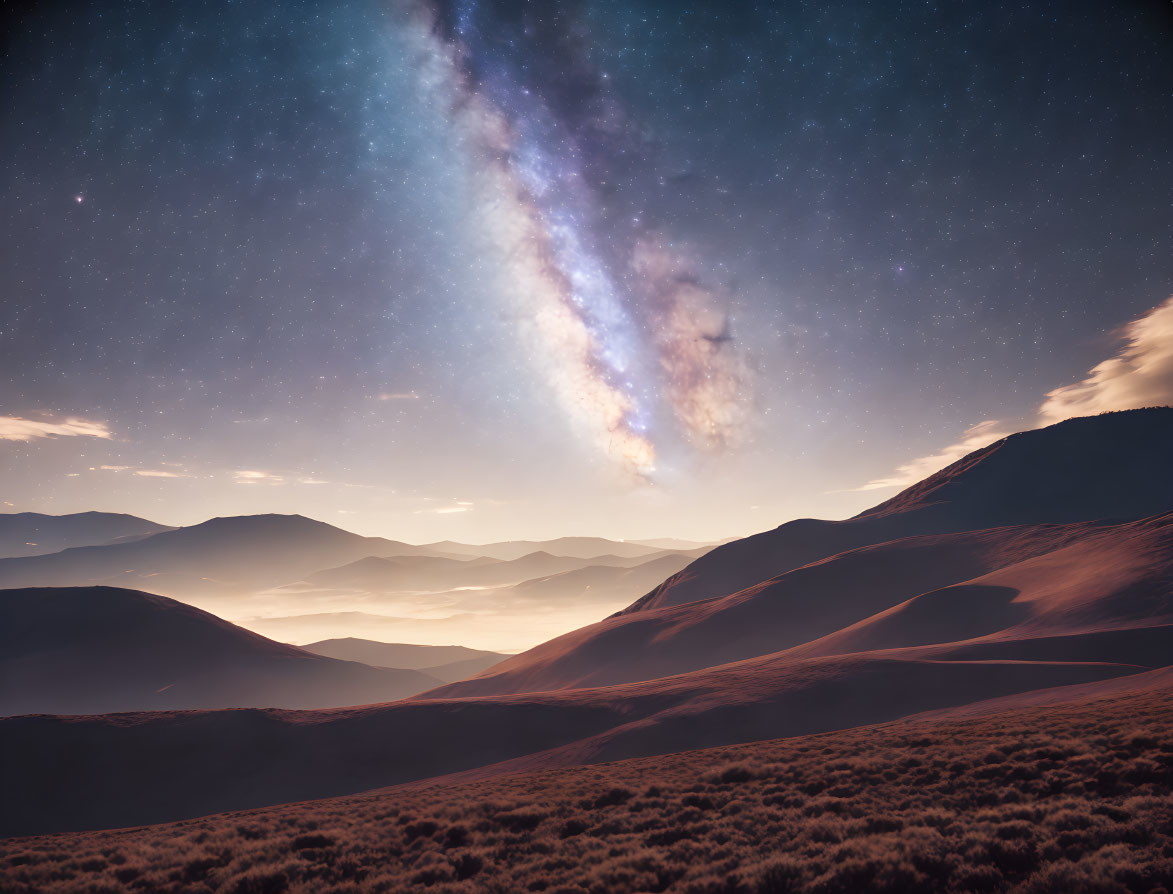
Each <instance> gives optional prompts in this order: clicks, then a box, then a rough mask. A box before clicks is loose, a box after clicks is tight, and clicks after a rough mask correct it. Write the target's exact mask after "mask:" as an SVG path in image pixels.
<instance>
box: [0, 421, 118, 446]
mask: <svg viewBox="0 0 1173 894" xmlns="http://www.w3.org/2000/svg"><path fill="white" fill-rule="evenodd" d="M77 437H83V438H104V439H106V440H109V439H110V438H112V437H113V434H111V432H110V429H109V427H108V426H107V424H106V423H105V422H92V421H90V420H88V419H78V418H76V417H70V418H68V419H65V420H63V421H61V422H50V421H48V420H45V419H24V418H21V417H20V416H0V441H32V440H34V439H36V438H77Z"/></svg>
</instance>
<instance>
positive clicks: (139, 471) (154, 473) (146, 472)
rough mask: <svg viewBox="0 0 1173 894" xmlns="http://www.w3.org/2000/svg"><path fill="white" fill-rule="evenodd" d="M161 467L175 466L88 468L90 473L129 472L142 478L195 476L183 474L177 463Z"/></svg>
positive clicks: (104, 466) (106, 466)
mask: <svg viewBox="0 0 1173 894" xmlns="http://www.w3.org/2000/svg"><path fill="white" fill-rule="evenodd" d="M163 465H165V466H166V465H171V466H175V468H173V469H147V468H142V467H139V466H110V465H102V466H90V471H91V472H130V474H132V475H138V476H140V477H142V478H194V477H195V476H194V475H192V474H191V473H189V472H185V471H183V470H182V468H181V467H180V466H179V465H178V464H177V463H163Z"/></svg>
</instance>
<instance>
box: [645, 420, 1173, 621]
mask: <svg viewBox="0 0 1173 894" xmlns="http://www.w3.org/2000/svg"><path fill="white" fill-rule="evenodd" d="M1170 444H1173V408H1170V407H1154V408H1150V409H1144V410H1127V411H1124V412H1120V413H1108V414H1103V415H1100V416H1090V417H1083V418H1078V419H1068V420H1067V421H1065V422H1060V423H1057V424H1055V425H1051V426H1048V427H1046V428H1042V429H1037V430H1033V431H1025V432H1020V433H1019V434H1015V435H1011V436H1010V437H1008V438H1004V439H1002V440H1001V441H998V442H997V443H994V444H991V445H990V446H988V447H985V448H983V449H981V450H978V451H975V452H974V453H971V454H969V455H968V456H966V457H964V458H963V459H960V460H958V461H957V462H955V463H953V464H952V465H951V466H949V467H948V468H945V469H942V470H941V471H940V472H937V473H936V474H935V475H932V476H930V477H929V478H926V479H925V480H923V481H921V482H919V483H918V484H915V485H913V486H912V487H909V488H907V489H906V490H904V491H902V492H901V493H899V494H897V495H896V496H895V497H893V498H892V499H890V500H887V501H886V502H884V503H881V504H880V505H879V506H876V507H874V508H872V509H869V510H867V511H866V512H863V513H860V514H859V515H857V516H856V517H855V518H852V519H848V520H846V521H821V520H818V519H809V518H808V519H798V520H796V521H791V522H787V523H786V524H784V525H781V526H779V527H777V528H775V529H774V530H772V531H765V532H763V533H761V534H755V535H754V536H752V537H747V538H745V539H743V540H735V541H733V542H731V543H727V544H725V545H723V546H719V547H717V548H716V549H714V550H712V551H711V552H709V553H707V554H705V555H704V556H702V557H701V558H699V559H697V560H696V561H695V562H693V563H692V564H691V565H689V566H688V567H687V568H685V569H684V570H683V571H681V572H679V573H678V574H675V575H673V576H672V577H671V578H669V579H668V580H666V581H664V582H663V583H662V584H661V585H660V586H659V587H657V588H656V589H654V590H652V591H651V592H649V593H648V594H647V595H646V596H644V597H643V598H642V599H640V600H638V601H637V602H636V603H635V604H634V605H632V606H631V608H630V609H628V610H629V611H641V610H645V609H651V608H662V607H664V606H668V605H680V604H683V603H686V602H693V601H695V600H698V599H710V598H714V597H718V596H727V595H729V594H730V593H736V592H737V591H739V590H743V589H745V588H746V587H750V586H753V585H754V584H756V583H758V582H760V581H764V580H768V579H770V578H772V577H776V576H777V575H779V574H783V573H785V572H787V571H789V570H791V569H794V568H798V567H800V566H802V565H806V564H809V563H811V562H817V561H819V560H820V559H824V558H827V557H828V556H833V555H837V554H838V553H841V552H844V551H846V550H850V549H856V548H858V547H861V546H867V545H870V544H876V543H883V542H885V541H889V540H895V539H899V538H902V537H909V536H912V535H916V534H940V533H952V532H957V531H972V530H979V529H983V528H994V527H1003V526H1006V525H1024V524H1030V525H1033V524H1047V523H1055V524H1064V523H1071V522H1079V521H1090V520H1093V519H1135V518H1143V517H1145V516H1150V515H1156V514H1158V513H1162V512H1167V511H1169V510H1170V509H1173V463H1171V462H1170V461H1169V445H1170Z"/></svg>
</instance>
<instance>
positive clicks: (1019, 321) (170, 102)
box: [0, 0, 1173, 542]
mask: <svg viewBox="0 0 1173 894" xmlns="http://www.w3.org/2000/svg"><path fill="white" fill-rule="evenodd" d="M1166 7H1167V4H1157V3H1104V2H1102V0H983V2H980V3H978V2H972V3H940V2H931V0H926V2H919V0H917V2H910V0H876V2H868V3H864V2H860V0H787V2H784V3H782V2H777V0H744V2H742V0H739V2H735V3H731V2H729V0H692V2H688V3H684V2H678V0H673V2H667V0H250V2H232V3H226V2H218V0H197V2H188V0H157V2H149V3H146V2H142V0H101V2H98V0H91V2H88V3H61V2H57V3H53V2H46V3H26V4H20V3H17V4H6V5H4V6H3V7H2V8H0V41H2V42H3V44H4V48H3V51H0V85H2V87H0V90H2V91H3V99H4V102H3V103H0V209H2V211H0V246H3V249H2V250H0V479H2V480H3V483H4V485H5V493H4V496H3V500H4V501H8V502H10V503H11V507H10V508H11V509H12V511H18V510H33V511H42V512H74V511H84V510H89V509H104V510H110V511H121V512H130V513H134V514H138V515H143V516H147V517H150V518H153V519H155V520H156V521H160V522H165V523H168V524H191V523H195V522H199V521H202V520H204V519H206V518H208V517H211V516H215V515H230V514H239V513H248V512H287V513H288V512H300V513H302V514H306V515H310V516H314V517H317V518H321V519H323V520H326V521H331V522H334V523H336V524H340V525H342V526H344V527H347V528H350V529H352V530H357V531H360V532H362V533H367V534H380V535H383V536H388V537H391V538H393V539H399V540H410V541H413V542H422V541H424V540H443V539H454V540H465V541H469V542H476V541H492V540H503V539H510V538H520V539H544V538H546V537H550V536H556V535H558V534H584V533H590V534H606V535H609V536H619V537H663V536H668V535H675V536H679V537H684V538H688V539H694V540H707V539H717V538H721V537H725V536H729V535H731V534H738V533H750V532H752V531H755V530H762V529H765V528H767V527H771V526H773V525H776V524H778V523H780V522H782V521H785V520H787V519H789V518H794V517H798V516H812V515H813V516H819V517H846V516H850V515H852V514H854V513H856V512H859V511H861V510H862V509H864V508H866V507H867V506H868V505H871V504H872V503H874V502H875V500H876V499H877V498H878V497H879V496H881V494H880V493H879V492H878V491H876V490H865V491H859V490H856V488H858V487H859V486H860V485H864V484H866V483H868V482H873V483H874V482H877V481H883V482H886V484H885V486H886V487H889V488H891V487H894V486H896V485H895V484H893V481H894V479H896V478H898V477H899V475H897V474H895V473H894V472H893V470H900V469H902V468H905V467H907V466H909V465H910V460H911V459H912V458H915V457H941V456H943V455H944V454H946V453H948V452H949V451H951V450H952V449H953V447H955V446H957V445H964V444H966V443H968V441H969V439H970V437H971V435H969V434H966V433H967V432H969V431H971V426H973V425H974V424H975V423H979V422H981V421H982V420H995V419H996V420H998V428H997V431H1008V430H1011V428H1013V427H1018V426H1020V425H1023V424H1033V423H1034V422H1035V421H1036V420H1037V419H1038V416H1039V407H1040V403H1041V402H1042V401H1044V400H1047V404H1046V407H1045V409H1044V414H1045V415H1046V416H1048V417H1050V416H1051V415H1052V413H1053V412H1055V411H1057V412H1063V413H1065V412H1067V410H1068V409H1070V408H1072V407H1089V408H1090V407H1095V408H1101V407H1102V406H1103V405H1104V402H1105V401H1108V402H1111V403H1116V402H1118V401H1119V400H1120V399H1121V397H1120V395H1121V393H1122V392H1125V393H1126V395H1127V397H1128V399H1129V400H1144V401H1148V402H1152V401H1154V400H1157V399H1158V397H1157V396H1154V393H1153V390H1154V388H1164V387H1165V385H1166V383H1167V382H1168V381H1169V378H1168V376H1167V375H1166V366H1167V364H1164V363H1163V359H1164V358H1166V357H1167V352H1166V351H1165V350H1164V348H1165V346H1166V343H1167V340H1168V331H1169V328H1168V326H1167V325H1164V324H1163V323H1162V321H1164V320H1165V316H1163V315H1161V314H1158V315H1156V316H1153V309H1154V308H1156V307H1158V306H1162V303H1163V302H1165V301H1166V300H1167V299H1168V296H1169V295H1170V294H1173V260H1171V258H1173V256H1171V255H1170V252H1169V245H1170V244H1171V243H1173V216H1171V215H1170V214H1169V207H1168V206H1169V202H1168V196H1169V195H1170V190H1171V189H1173V158H1171V151H1173V150H1171V147H1173V104H1171V98H1170V93H1169V84H1168V55H1169V46H1170V40H1171V34H1173V31H1171V30H1170V21H1171V20H1170V17H1169V14H1168V10H1167V9H1166ZM1129 321H1136V322H1134V323H1133V324H1132V325H1131V326H1129ZM1141 321H1144V322H1141ZM1121 327H1128V328H1126V329H1124V330H1122V329H1121ZM1116 332H1120V333H1121V336H1122V337H1121V338H1119V339H1118V338H1116V337H1115V336H1114V335H1113V333H1116ZM1107 359H1113V362H1112V363H1110V364H1108V365H1107V366H1105V365H1104V363H1105V361H1106V360H1107ZM1089 371H1090V372H1089ZM1073 385H1076V386H1078V387H1076V388H1072V387H1071V386H1073ZM1047 395H1050V398H1047V397H1046V396H1047ZM934 461H936V460H935V459H934ZM633 485H634V486H633Z"/></svg>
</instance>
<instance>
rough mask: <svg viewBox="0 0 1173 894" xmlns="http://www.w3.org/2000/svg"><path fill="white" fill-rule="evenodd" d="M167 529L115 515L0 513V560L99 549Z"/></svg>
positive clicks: (120, 514) (133, 518)
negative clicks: (76, 549)
mask: <svg viewBox="0 0 1173 894" xmlns="http://www.w3.org/2000/svg"><path fill="white" fill-rule="evenodd" d="M170 530H173V529H172V528H169V527H167V526H166V525H160V524H156V523H155V522H153V521H147V520H146V519H145V518H137V517H135V516H133V515H123V514H122V513H118V512H78V513H75V514H73V515H42V514H41V513H39V512H9V513H0V558H9V557H13V556H40V555H45V554H46V553H55V552H59V551H61V550H63V549H69V548H70V547H74V546H99V545H101V544H106V543H114V542H116V541H123V540H133V539H137V538H141V537H149V536H150V535H151V534H158V533H160V532H162V531H170Z"/></svg>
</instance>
